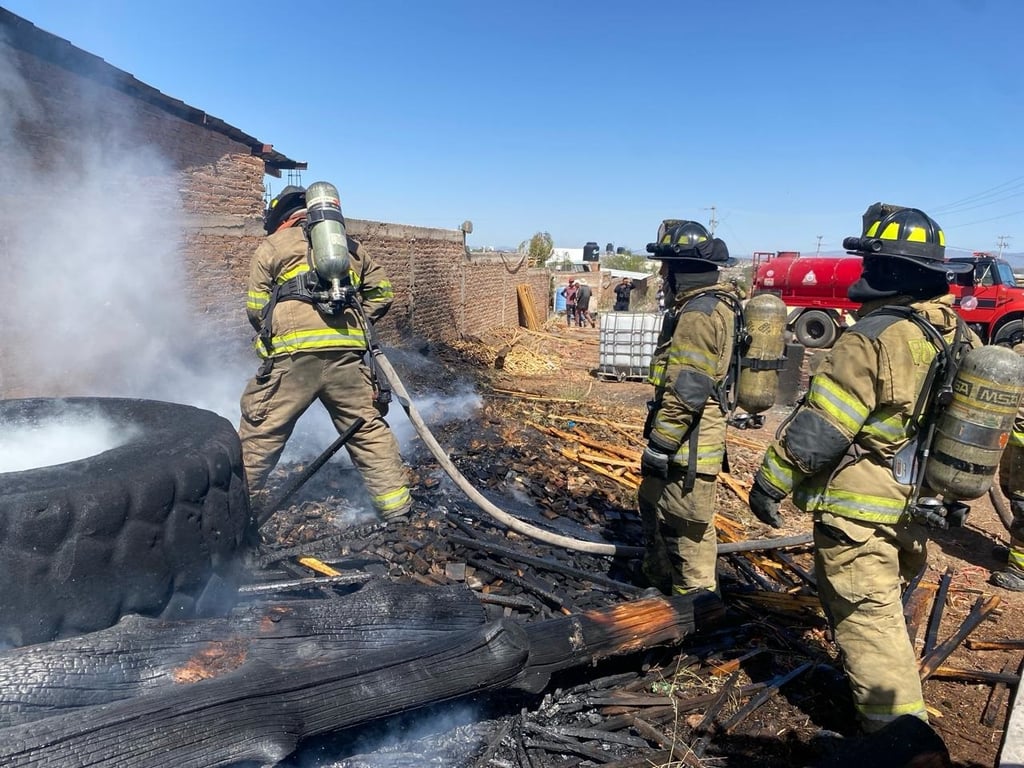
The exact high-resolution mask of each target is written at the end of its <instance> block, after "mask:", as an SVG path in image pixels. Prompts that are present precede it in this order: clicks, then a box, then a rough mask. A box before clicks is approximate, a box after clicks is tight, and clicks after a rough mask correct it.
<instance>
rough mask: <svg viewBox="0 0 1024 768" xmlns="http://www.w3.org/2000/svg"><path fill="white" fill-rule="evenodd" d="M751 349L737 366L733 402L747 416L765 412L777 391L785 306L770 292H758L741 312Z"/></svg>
mask: <svg viewBox="0 0 1024 768" xmlns="http://www.w3.org/2000/svg"><path fill="white" fill-rule="evenodd" d="M743 317H744V320H745V322H746V330H747V336H748V337H749V339H750V347H749V348H748V349H747V353H746V354H745V355H744V356H743V360H742V362H741V363H740V375H739V381H738V382H737V384H736V401H737V403H738V404H739V406H740V407H741V408H742V409H743V410H745V411H746V412H747V413H760V412H761V411H767V410H768V409H769V408H771V407H772V406H773V405H775V397H776V395H777V394H778V391H779V366H781V361H782V360H783V358H784V357H785V354H784V353H785V349H786V340H785V337H784V332H785V330H786V305H785V304H783V303H782V299H780V298H779V297H778V296H776V295H774V294H771V293H759V294H758V295H757V296H754V298H752V299H751V300H750V301H748V302H747V306H746V307H744V309H743Z"/></svg>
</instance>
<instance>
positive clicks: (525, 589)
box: [261, 389, 1019, 768]
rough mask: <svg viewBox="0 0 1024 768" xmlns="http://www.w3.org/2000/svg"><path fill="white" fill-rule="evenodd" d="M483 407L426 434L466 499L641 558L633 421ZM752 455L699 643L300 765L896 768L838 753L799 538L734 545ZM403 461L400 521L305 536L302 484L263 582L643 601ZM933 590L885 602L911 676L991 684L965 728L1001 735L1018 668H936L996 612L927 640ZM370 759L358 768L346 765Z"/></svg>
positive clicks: (838, 713) (840, 740)
mask: <svg viewBox="0 0 1024 768" xmlns="http://www.w3.org/2000/svg"><path fill="white" fill-rule="evenodd" d="M494 391H496V392H497V394H496V395H494V396H493V397H492V398H491V399H490V400H489V401H488V403H487V405H486V406H485V407H484V409H483V414H482V416H481V418H480V419H478V420H476V421H475V422H474V423H473V424H468V425H467V424H461V425H455V426H454V427H451V426H447V427H442V428H441V429H442V430H444V432H445V433H446V434H442V433H441V432H440V431H438V432H435V434H437V436H438V438H439V440H441V442H443V443H444V444H445V445H446V447H449V448H450V456H451V459H452V461H453V462H454V463H455V464H456V466H458V468H459V470H460V471H461V472H462V473H463V474H464V475H465V476H466V477H467V478H468V479H469V480H470V481H471V482H472V483H473V484H474V486H475V487H477V488H478V489H480V490H481V491H482V492H483V493H484V494H485V495H487V496H488V497H489V498H491V499H492V500H493V501H494V503H495V504H497V505H498V506H500V507H501V508H502V509H505V510H506V511H508V512H510V513H512V514H515V515H517V516H519V517H521V518H522V519H524V520H526V521H528V522H530V523H533V524H535V525H537V526H540V527H544V528H548V529H550V530H552V531H554V532H557V533H561V534H564V535H568V536H575V537H577V538H582V539H586V540H591V541H602V542H613V543H615V544H617V545H625V546H627V547H634V548H640V547H642V544H643V540H642V533H641V527H640V521H639V517H638V514H637V512H636V509H635V501H634V499H635V491H636V487H637V486H638V484H639V481H640V477H639V458H640V452H641V450H642V443H641V441H640V425H639V424H631V423H630V422H631V421H635V419H636V414H635V413H630V412H629V410H628V409H625V410H624V411H621V412H615V410H616V409H615V408H614V407H612V408H611V409H610V412H608V413H606V414H597V415H595V413H594V408H593V407H588V408H587V409H586V413H587V415H585V416H584V415H580V412H579V411H580V409H579V406H578V404H574V403H572V402H561V401H558V400H557V399H550V398H547V397H545V396H542V395H532V394H530V393H527V392H515V391H506V392H505V393H504V394H502V390H500V389H497V390H494ZM770 437H771V435H770V434H764V435H760V434H758V435H757V436H756V438H754V437H751V436H750V433H748V432H746V431H744V432H742V433H739V432H737V431H735V430H730V436H729V446H730V447H729V450H730V458H731V460H732V467H733V472H732V473H731V474H730V473H723V474H722V476H721V478H720V479H721V480H722V482H721V483H720V489H719V494H720V502H722V501H723V500H724V501H725V503H720V504H719V514H718V515H717V518H716V528H717V530H718V536H719V541H720V547H721V549H722V550H723V552H722V553H721V554H720V560H719V567H720V579H721V582H720V589H721V595H720V598H721V602H720V603H719V604H720V606H721V611H720V612H717V611H708V612H706V614H705V615H704V616H703V620H704V621H705V623H704V624H703V625H702V624H701V623H700V620H699V619H700V618H701V617H700V616H698V622H697V626H695V628H694V631H693V632H692V633H688V634H687V635H686V636H685V637H683V638H680V639H679V640H678V641H676V642H671V643H652V644H646V643H644V642H642V639H641V641H640V643H639V645H638V646H637V648H636V650H635V651H634V652H632V653H628V654H620V653H614V654H608V655H607V658H601V659H594V660H593V661H592V662H591V663H589V664H586V665H584V666H583V667H580V668H575V669H569V670H565V671H563V672H561V673H558V674H555V675H553V676H552V678H551V680H550V681H549V682H548V684H547V685H546V686H545V687H544V688H543V690H541V691H539V692H538V693H536V694H532V695H527V694H524V693H522V692H521V691H517V692H509V691H506V692H505V694H504V695H501V696H498V697H493V696H492V697H482V698H480V699H478V700H475V701H474V704H473V707H472V710H471V711H472V715H470V716H469V719H468V720H467V721H465V722H461V723H454V724H451V726H450V727H447V728H442V729H440V730H436V731H433V732H431V733H427V734H423V733H419V734H418V735H416V729H417V727H418V724H423V723H429V722H436V721H432V720H431V717H432V716H434V715H437V714H439V713H438V712H437V711H436V708H435V711H434V712H433V713H429V714H424V713H422V712H421V713H418V714H415V713H413V714H409V715H405V716H401V717H398V718H392V719H391V720H389V721H388V722H386V723H382V724H378V725H375V726H370V727H369V728H367V729H364V731H363V732H361V733H360V734H359V735H358V737H357V738H354V739H353V738H349V737H345V738H344V739H342V741H341V742H338V741H333V742H332V745H331V747H329V748H327V750H326V751H323V750H321V751H320V752H316V753H315V754H332V753H331V749H335V750H337V749H338V748H339V747H338V745H339V743H344V744H345V745H346V746H345V748H344V750H342V751H343V752H344V753H345V756H342V757H339V756H337V754H335V755H334V757H333V760H332V761H327V762H323V763H317V765H322V766H332V767H333V766H338V768H341V766H398V765H426V764H438V765H459V766H466V767H467V768H470V767H472V768H484V767H485V766H494V767H495V768H512V767H515V768H539V767H540V766H592V765H605V766H615V768H633V767H634V766H635V767H636V768H640V767H641V766H667V767H673V766H713V765H743V766H748V765H749V766H755V765H756V766H793V765H836V766H838V765H846V764H849V765H854V764H855V763H859V762H861V761H863V760H864V759H871V760H872V761H874V762H875V763H876V764H877V765H878V766H888V765H892V766H896V765H909V764H910V763H909V761H910V760H911V759H912V758H913V757H914V756H915V755H916V756H918V757H919V756H920V755H921V754H924V752H919V753H918V752H914V753H912V754H911V755H910V756H907V755H903V756H902V757H901V756H900V755H899V754H897V752H893V751H892V750H891V749H889V747H888V746H881V745H882V744H883V742H879V743H878V744H875V743H874V739H873V738H866V737H857V736H856V733H857V731H856V726H855V716H854V711H853V708H852V703H851V701H850V698H849V693H848V687H847V682H846V679H845V677H844V675H843V672H842V667H841V660H840V659H839V655H838V649H837V648H836V646H835V645H834V643H833V642H832V639H831V636H830V631H829V628H828V624H827V621H826V620H825V618H824V616H823V614H822V611H821V608H820V603H819V601H818V598H817V594H816V582H815V577H814V573H813V562H812V553H811V549H810V545H809V542H808V539H809V536H808V535H806V534H805V535H800V536H793V537H789V540H790V541H791V542H793V545H792V546H787V547H780V548H775V547H773V546H772V545H771V544H770V543H768V542H764V541H763V540H761V539H750V538H749V537H748V536H747V531H746V524H745V522H744V515H745V514H746V513H745V512H739V513H737V512H736V510H738V509H741V508H742V509H744V510H745V507H746V493H747V491H746V489H747V488H749V485H750V476H751V474H752V472H753V471H754V470H755V469H756V466H757V464H758V463H759V461H760V457H761V456H762V455H763V452H764V449H765V447H766V445H767V441H768V440H769V439H770ZM410 463H411V464H415V465H416V466H417V468H418V469H417V477H416V483H415V486H414V497H415V498H416V502H417V503H416V507H415V512H414V514H413V516H412V518H411V519H410V520H409V521H408V522H406V523H403V524H401V525H398V526H393V527H388V526H379V525H374V524H369V525H367V526H362V527H360V526H356V527H354V528H352V529H349V530H344V531H341V532H333V531H332V532H328V533H326V534H325V533H324V531H325V527H324V525H323V514H324V512H325V508H326V507H329V505H330V502H331V489H332V487H333V488H334V489H337V488H338V487H339V485H340V483H339V481H338V480H336V479H335V480H334V481H332V480H331V479H330V478H329V477H325V478H321V482H325V483H326V486H327V487H324V486H321V487H319V488H318V489H317V490H315V491H314V492H313V493H312V496H319V498H321V499H322V498H324V497H325V496H326V498H327V499H328V501H327V504H326V505H325V504H324V503H322V502H321V501H309V502H306V503H299V504H297V505H295V506H293V507H292V508H290V509H288V510H284V511H282V513H279V515H278V516H277V517H276V519H275V520H274V521H272V522H271V523H270V524H269V525H268V526H266V528H265V531H264V532H265V539H266V540H267V541H268V542H273V543H272V544H271V545H269V546H265V547H264V552H263V555H262V562H261V565H262V567H263V568H265V569H266V570H265V573H266V574H271V573H273V572H274V571H275V569H276V571H277V573H278V577H280V575H281V574H282V572H283V574H286V575H287V576H289V577H291V578H292V579H293V580H294V581H293V583H294V584H295V585H298V584H302V583H308V584H310V585H314V584H315V586H316V587H317V588H318V589H320V590H322V591H323V592H324V593H330V592H331V591H332V590H333V589H334V588H335V585H333V584H332V582H331V580H332V579H341V580H342V582H343V583H345V582H347V581H348V580H350V579H352V578H353V574H360V573H362V574H365V576H366V578H388V579H392V580H399V581H403V582H407V583H416V584H420V585H425V586H430V587H439V586H443V585H452V584H462V585H464V586H466V587H468V588H469V589H471V590H472V591H473V593H474V594H475V595H476V597H477V599H479V601H480V602H481V603H482V604H483V606H484V607H485V609H486V611H487V615H488V617H489V618H490V619H494V620H497V619H511V620H513V621H515V622H518V623H522V624H524V625H529V624H531V623H533V622H541V621H550V620H552V619H555V618H558V617H572V616H578V615H580V614H583V613H586V612H588V611H595V610H598V611H599V610H602V609H607V608H609V607H610V606H615V605H618V604H628V603H631V602H634V601H638V600H642V599H644V597H645V596H644V595H643V594H642V592H643V587H642V586H640V585H638V583H637V579H636V577H635V574H636V572H637V569H638V566H639V561H638V559H637V558H608V557H600V556H594V555H589V554H585V553H580V552H576V551H566V550H564V549H557V550H556V549H555V548H553V547H551V546H549V545H546V544H544V543H540V542H537V541H534V540H531V539H528V538H525V537H522V536H519V535H518V534H515V533H514V532H509V531H507V530H505V529H504V528H503V527H502V526H501V525H499V524H497V523H495V522H494V521H493V520H491V519H490V518H489V517H488V515H486V514H485V513H483V512H481V511H480V510H479V509H477V508H476V507H475V506H474V505H472V504H471V503H469V502H468V501H467V500H466V499H465V497H464V496H462V494H461V493H460V492H459V491H458V490H457V489H456V488H455V486H454V485H453V484H452V483H451V482H450V481H448V480H447V478H446V477H445V476H444V475H443V472H441V471H440V470H439V469H437V468H436V467H433V468H432V462H431V461H430V459H429V457H425V456H416V459H415V460H414V461H413V462H410ZM730 508H731V509H732V510H733V511H731V512H730ZM746 519H747V520H748V521H752V518H750V517H749V515H747V516H746ZM755 525H756V523H755ZM327 529H328V531H330V526H327ZM342 588H343V589H346V588H348V587H342ZM944 588H948V583H946V582H944V583H933V582H930V581H929V580H928V579H926V578H924V574H923V573H922V574H921V575H919V577H918V579H916V580H915V581H914V582H913V583H912V584H910V585H909V586H908V587H907V589H906V591H905V595H904V602H905V605H906V616H907V621H908V627H909V629H910V634H911V637H912V638H913V639H914V641H915V643H916V646H917V647H918V648H919V649H920V651H921V659H920V664H921V674H922V678H923V679H927V678H928V677H936V678H939V677H942V678H945V679H949V680H957V681H961V682H964V683H968V684H977V683H979V682H980V683H987V684H989V685H991V686H992V697H991V700H990V706H989V707H987V708H986V712H985V713H980V712H979V713H978V715H979V717H985V718H987V720H984V721H983V722H985V723H986V724H987V725H988V727H990V728H993V733H994V734H998V733H999V730H1000V729H1001V728H1002V725H1003V724H1002V722H996V721H995V717H996V714H995V713H996V712H998V711H1000V710H999V707H1000V702H1005V695H1006V693H1007V690H1008V689H1010V690H1012V689H1013V688H1014V687H1015V686H1016V685H1017V683H1018V680H1019V675H1018V673H1019V670H1016V669H1010V668H1009V667H1007V668H1006V669H1004V670H1003V672H1002V673H992V672H986V671H984V670H970V669H960V668H955V667H951V666H945V665H944V663H945V662H946V661H947V660H948V658H949V656H950V655H951V654H952V653H953V651H955V650H956V649H957V647H959V645H960V644H962V643H964V641H965V639H966V638H967V637H968V635H969V634H970V633H971V632H972V631H973V630H974V629H976V628H977V627H978V626H979V625H980V624H981V622H982V621H984V620H986V619H989V620H994V619H995V618H996V617H998V615H999V609H998V605H999V598H998V597H992V596H986V595H982V594H980V593H979V594H977V595H973V596H971V597H972V598H973V599H975V600H976V602H975V605H974V609H973V610H972V611H971V612H970V615H968V616H967V618H966V619H965V620H964V621H963V622H962V624H960V625H959V626H958V627H957V628H956V630H955V631H954V632H952V633H951V634H949V636H948V637H947V636H943V637H940V636H939V629H938V627H939V624H940V622H941V619H942V612H943V605H944V599H945V593H944V592H943V589H944ZM712 597H714V596H712ZM1000 696H1003V697H1004V698H1002V699H1000V698H999V697H1000ZM989 710H991V711H989ZM441 711H442V712H443V711H445V708H444V707H442V708H441ZM454 711H459V712H465V711H466V710H460V709H458V708H456V709H455V710H454ZM442 719H443V717H442ZM457 719H458V717H457V716H456V720H457ZM933 726H934V732H933V731H931V730H929V732H928V734H927V735H926V737H925V739H924V743H926V744H931V742H930V741H929V739H930V738H932V737H934V734H935V733H938V734H939V736H941V733H942V731H941V726H935V721H934V718H933ZM911 727H913V726H911ZM396 734H397V735H396ZM378 739H379V741H378ZM912 741H913V739H909V740H908V739H903V740H902V741H901V743H910V742H912ZM370 744H373V745H374V746H373V751H372V752H361V751H360V750H361V748H363V747H366V746H367V745H370ZM939 744H940V747H941V741H939ZM890 746H891V745H890ZM926 749H927V747H922V750H926ZM940 751H941V750H940ZM936 754H938V753H936ZM886 755H888V756H886ZM846 760H849V761H850V762H849V763H847V762H846ZM887 760H888V761H889V762H886V761H887ZM936 760H937V761H936V762H934V763H928V764H932V765H946V764H948V756H947V755H945V754H944V753H943V754H941V755H940V756H939V757H937V758H936ZM297 764H298V763H297ZM922 764H925V763H922Z"/></svg>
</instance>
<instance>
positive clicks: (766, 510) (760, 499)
mask: <svg viewBox="0 0 1024 768" xmlns="http://www.w3.org/2000/svg"><path fill="white" fill-rule="evenodd" d="M784 496H785V494H783V493H781V492H780V491H777V490H775V489H774V488H772V487H771V486H770V485H768V483H766V482H764V481H763V480H762V479H761V476H760V475H758V476H757V477H755V478H754V485H753V487H752V488H751V489H750V499H749V502H748V503H749V504H750V511H751V512H753V513H754V516H755V517H756V518H757V519H758V520H760V521H761V522H762V523H765V524H766V525H770V526H771V527H772V528H781V527H782V517H781V516H780V515H779V504H780V502H781V501H782V499H783V497H784Z"/></svg>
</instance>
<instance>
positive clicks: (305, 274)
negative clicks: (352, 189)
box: [239, 182, 412, 519]
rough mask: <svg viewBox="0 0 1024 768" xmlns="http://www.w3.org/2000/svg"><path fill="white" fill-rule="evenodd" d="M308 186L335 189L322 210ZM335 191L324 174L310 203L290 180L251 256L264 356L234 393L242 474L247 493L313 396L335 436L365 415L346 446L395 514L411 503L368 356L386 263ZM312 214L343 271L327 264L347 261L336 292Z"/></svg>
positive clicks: (385, 303)
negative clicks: (355, 234) (349, 219)
mask: <svg viewBox="0 0 1024 768" xmlns="http://www.w3.org/2000/svg"><path fill="white" fill-rule="evenodd" d="M314 187H316V189H317V190H320V189H321V188H324V189H326V190H327V191H328V192H329V193H333V196H334V197H335V199H334V200H333V201H332V202H333V205H332V206H327V212H326V213H319V214H318V215H316V216H314V215H313V214H314V206H313V203H312V200H313V194H314V193H313V190H314ZM336 194H337V190H335V189H334V187H333V186H332V185H329V184H326V183H324V182H317V184H316V185H311V186H310V190H309V195H310V200H311V202H310V208H309V211H307V190H306V189H305V188H303V187H297V186H287V187H285V188H284V189H283V190H282V191H281V193H280V194H279V195H278V196H277V197H275V198H274V199H273V200H272V201H271V203H270V205H269V207H268V209H267V212H266V216H265V220H264V229H265V230H266V232H267V235H268V237H267V238H266V239H265V240H264V241H263V242H262V243H260V245H259V246H258V247H257V249H256V251H255V253H254V254H253V257H252V262H251V264H250V269H249V286H248V300H247V302H246V314H247V315H248V318H249V322H250V323H251V324H252V326H253V327H254V328H255V329H256V331H257V334H258V335H257V338H256V341H255V344H256V351H257V353H258V354H259V355H260V357H261V358H262V359H263V364H262V365H261V366H260V368H259V371H258V372H257V373H256V375H255V376H254V377H253V379H252V380H251V381H250V382H249V383H248V385H247V386H246V388H245V391H244V392H243V393H242V398H241V410H242V418H241V424H240V426H239V436H240V438H241V442H242V454H243V461H244V464H245V472H246V476H247V478H248V482H249V489H250V492H251V493H254V494H255V493H259V492H260V491H261V489H263V487H264V485H265V483H266V480H267V476H268V475H269V474H270V472H271V470H272V469H273V468H274V466H275V465H276V464H277V461H278V459H279V458H280V456H281V453H282V451H283V450H284V447H285V443H286V442H287V441H288V438H289V437H290V436H291V434H292V431H293V429H294V428H295V424H296V422H297V421H298V420H299V417H300V416H301V415H302V414H303V413H304V412H305V411H306V409H307V408H308V407H309V406H310V405H311V404H312V403H313V401H314V400H319V401H320V402H321V403H323V405H324V407H325V408H326V409H327V412H328V414H329V415H330V418H331V421H332V422H333V423H334V426H335V428H336V429H337V430H338V433H339V434H342V433H344V432H345V431H346V430H347V429H348V428H349V427H350V426H351V425H352V424H353V423H354V422H355V421H356V419H357V418H362V419H364V421H365V423H364V425H363V426H362V427H361V428H359V429H358V430H357V431H356V432H355V433H354V434H353V435H352V436H351V437H350V438H349V440H348V441H347V442H346V444H345V448H346V450H347V451H348V454H349V456H350V457H351V459H352V463H353V465H354V466H355V467H356V469H357V470H358V471H359V473H360V475H361V477H362V479H363V483H364V485H365V486H366V489H367V491H368V493H369V495H370V499H371V501H372V504H373V506H374V508H375V509H376V511H377V512H378V513H379V514H380V515H381V517H383V518H384V519H397V518H400V517H401V516H403V515H404V514H406V513H407V512H408V511H409V509H410V508H411V506H412V499H411V497H410V494H409V488H408V485H407V473H406V470H405V468H404V466H403V464H402V460H401V456H400V454H399V447H398V441H397V440H396V438H395V436H394V434H393V433H392V431H391V428H390V427H389V425H388V423H387V422H386V421H385V420H384V416H385V414H386V412H387V398H386V397H381V392H382V391H385V392H387V394H390V390H388V389H387V388H386V385H385V387H384V388H383V389H382V387H381V377H377V376H376V375H375V370H374V366H373V362H372V355H371V354H370V349H371V347H372V346H373V344H372V330H373V329H372V326H373V323H375V322H377V321H378V320H380V319H381V318H382V317H383V316H384V315H385V313H386V312H387V311H388V309H389V308H390V306H391V303H392V301H393V300H394V292H393V290H392V287H391V282H390V281H389V280H388V278H387V276H386V275H385V274H384V270H383V269H382V268H381V267H380V266H379V265H378V264H377V263H376V262H375V261H374V260H373V259H372V258H371V257H370V256H369V255H367V254H365V253H364V252H363V250H362V248H361V247H360V245H359V243H358V242H356V241H355V240H353V239H352V238H350V237H348V235H347V234H346V233H345V230H344V219H343V218H342V216H341V208H340V203H338V201H337V199H336ZM329 196H330V195H329ZM311 221H313V224H312V226H320V225H321V222H324V221H329V222H330V226H332V227H334V233H333V236H332V237H331V238H330V240H331V241H332V242H333V246H334V247H336V248H337V249H339V254H340V257H341V269H338V268H337V265H336V264H332V267H331V268H332V269H334V271H336V272H338V271H342V270H344V267H345V265H346V264H347V274H342V275H341V277H340V278H338V277H333V278H332V280H330V281H326V282H328V283H333V291H334V294H333V295H332V291H331V290H330V288H331V286H329V285H325V284H324V283H325V281H324V280H323V279H322V277H323V276H322V275H321V276H318V274H317V272H316V269H315V265H316V259H317V254H315V253H314V252H313V247H312V246H311V242H315V241H318V240H322V241H324V242H327V240H325V238H324V237H323V236H322V235H319V236H317V237H316V238H311V236H310V234H309V230H310V229H311V224H310V222H311ZM334 255H335V254H332V256H334ZM322 261H326V260H325V259H323V258H322ZM332 261H333V262H337V261H338V259H334V258H332ZM322 270H323V271H326V268H325V267H322ZM339 297H340V299H339Z"/></svg>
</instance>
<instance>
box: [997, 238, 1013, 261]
mask: <svg viewBox="0 0 1024 768" xmlns="http://www.w3.org/2000/svg"><path fill="white" fill-rule="evenodd" d="M998 240H999V255H1000V256H1002V255H1003V248H1005V247H1006V246H1007V245H1009V244H1010V236H1009V235H999V238H998Z"/></svg>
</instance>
